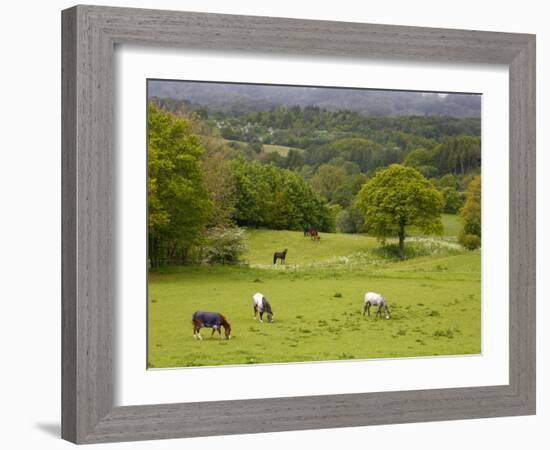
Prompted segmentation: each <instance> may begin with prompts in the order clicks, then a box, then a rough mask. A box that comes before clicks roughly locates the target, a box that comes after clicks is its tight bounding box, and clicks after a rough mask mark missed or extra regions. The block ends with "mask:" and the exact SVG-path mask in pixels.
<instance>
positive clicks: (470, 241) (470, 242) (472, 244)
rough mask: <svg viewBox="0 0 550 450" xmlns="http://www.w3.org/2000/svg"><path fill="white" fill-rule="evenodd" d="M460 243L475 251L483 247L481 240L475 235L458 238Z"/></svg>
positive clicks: (464, 235)
mask: <svg viewBox="0 0 550 450" xmlns="http://www.w3.org/2000/svg"><path fill="white" fill-rule="evenodd" d="M458 241H459V242H460V244H461V245H462V246H463V247H464V248H465V249H468V250H475V249H477V248H479V247H481V238H480V237H479V236H476V235H475V234H461V235H460V236H459V237H458Z"/></svg>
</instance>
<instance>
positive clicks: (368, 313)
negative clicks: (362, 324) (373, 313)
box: [367, 302, 370, 317]
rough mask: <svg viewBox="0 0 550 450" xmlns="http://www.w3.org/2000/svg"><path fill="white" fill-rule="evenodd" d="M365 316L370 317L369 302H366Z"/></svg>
mask: <svg viewBox="0 0 550 450" xmlns="http://www.w3.org/2000/svg"><path fill="white" fill-rule="evenodd" d="M367 316H369V317H370V302H367Z"/></svg>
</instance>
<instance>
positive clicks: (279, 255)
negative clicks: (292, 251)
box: [273, 248, 288, 264]
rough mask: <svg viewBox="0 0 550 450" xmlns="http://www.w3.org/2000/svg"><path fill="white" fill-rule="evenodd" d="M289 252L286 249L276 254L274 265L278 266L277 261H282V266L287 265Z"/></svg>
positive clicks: (274, 255)
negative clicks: (287, 253)
mask: <svg viewBox="0 0 550 450" xmlns="http://www.w3.org/2000/svg"><path fill="white" fill-rule="evenodd" d="M287 251H288V250H287V249H286V248H285V249H284V250H283V251H282V252H275V253H273V264H277V260H278V259H280V260H281V264H284V263H285V260H286V252H287Z"/></svg>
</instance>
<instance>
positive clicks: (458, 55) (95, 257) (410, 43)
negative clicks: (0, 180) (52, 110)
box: [62, 6, 535, 443]
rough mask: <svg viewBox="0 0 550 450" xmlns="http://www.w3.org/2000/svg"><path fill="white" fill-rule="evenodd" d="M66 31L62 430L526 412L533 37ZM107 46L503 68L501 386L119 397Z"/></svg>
mask: <svg viewBox="0 0 550 450" xmlns="http://www.w3.org/2000/svg"><path fill="white" fill-rule="evenodd" d="M62 36H63V37H62V178H63V180H62V207H63V217H62V234H63V244H62V437H63V438H64V439H67V440H69V441H72V442H75V443H95V442H111V441H129V440H141V439H160V438H177V437H190V436H208V435H221V434H235V433H258V432H273V431H285V430H303V429H316V428H335V427H351V426H362V425H374V424H389V423H403V422H421V421H435V420H451V419H468V418H481V417H497V416H512V415H527V414H534V413H535V36H533V35H528V34H511V33H495V32H484V31H465V30H451V29H436V28H418V27H409V26H389V25H371V24H361V23H343V22H329V21H309V20H296V19H281V18H270V17H248V16H234V15H220V14H204V13H189V12H176V11H156V10H143V9H126V8H110V7H98V6H75V7H73V8H70V9H67V10H65V11H63V12H62ZM116 44H146V45H155V46H161V47H182V48H188V49H195V50H202V49H204V50H212V49H214V50H227V51H240V52H251V51H254V52H262V53H265V54H267V55H269V54H273V55H275V54H278V55H281V54H283V55H284V54H292V55H305V56H308V55H315V56H322V57H329V58H342V57H346V58H359V59H360V58H387V59H397V60H399V59H406V60H413V61H433V62H464V63H481V64H505V65H507V66H508V68H509V83H510V122H509V124H510V130H509V132H510V149H509V159H510V224H509V229H510V241H509V242H510V279H509V292H510V298H509V302H510V309H509V316H510V322H509V326H510V330H509V339H510V340H509V361H510V371H509V374H510V377H509V384H507V385H502V386H486V387H471V388H452V389H429V390H415V391H403V392H381V393H361V394H342V395H321V396H306V397H285V398H276V399H264V400H236V401H216V402H203V403H175V404H163V405H139V406H117V407H115V406H114V403H113V379H114V374H113V361H112V358H113V348H112V344H113V336H114V333H113V326H114V317H113V314H114V288H113V287H114V273H115V272H114V269H115V267H114V262H113V244H114V242H113V240H114V236H113V230H114V224H113V216H114V206H115V205H114V194H113V187H114V181H113V176H114V175H113V159H114V151H115V148H114V144H113V124H114V114H113V101H114V87H113V85H114V81H113V53H114V51H115V45H116ZM320 370H322V369H320Z"/></svg>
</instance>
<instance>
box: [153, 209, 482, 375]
mask: <svg viewBox="0 0 550 450" xmlns="http://www.w3.org/2000/svg"><path fill="white" fill-rule="evenodd" d="M443 224H444V227H445V232H444V235H443V236H442V237H435V238H434V237H431V238H424V237H421V236H416V237H415V230H408V233H409V234H410V235H411V236H409V237H408V238H407V240H406V242H405V248H406V250H407V252H408V253H407V259H405V260H399V259H397V258H396V257H395V256H394V255H393V253H392V252H391V249H388V248H387V247H386V248H384V247H381V246H380V244H379V243H378V242H377V241H376V240H375V239H374V238H372V237H369V236H366V235H352V234H338V233H330V234H328V233H321V241H320V242H314V241H312V240H311V239H309V238H305V237H304V236H303V233H302V232H296V231H274V230H252V229H251V230H248V231H247V235H248V243H249V248H248V251H247V252H246V254H245V255H244V258H243V264H242V265H239V266H234V265H232V266H230V265H227V266H188V267H168V268H163V269H157V270H154V271H151V272H150V274H149V295H148V302H149V304H148V321H149V323H148V326H149V330H148V333H149V334H148V337H149V339H148V345H149V348H148V365H149V367H150V368H167V367H185V366H212V365H221V364H255V363H275V362H296V361H319V360H349V359H367V358H387V357H413V356H432V355H457V354H477V353H480V352H481V301H480V295H481V282H480V280H481V267H480V265H481V258H480V252H479V250H476V251H467V250H464V249H463V248H462V247H460V246H459V245H458V244H457V243H456V235H457V233H458V230H459V228H460V225H459V222H458V219H457V217H456V216H451V215H444V216H443ZM390 243H391V241H390ZM284 248H287V249H288V255H287V261H286V265H284V266H281V265H279V264H277V265H276V266H274V265H273V264H272V257H273V252H274V251H281V250H283V249H284ZM367 291H375V292H380V293H382V294H383V295H384V296H385V297H386V298H387V300H388V301H389V305H390V310H391V314H392V317H391V319H390V320H385V319H384V318H383V316H382V318H376V316H375V315H371V317H366V318H363V317H362V306H363V296H364V294H365V292H367ZM256 292H261V293H263V294H264V295H265V296H266V297H267V298H268V299H269V301H270V303H271V305H272V308H273V311H274V318H275V321H274V322H273V323H271V324H269V323H267V322H265V323H259V322H257V321H255V320H253V309H252V295H253V294H254V293H256ZM196 310H206V311H218V312H221V313H222V314H224V315H225V316H226V317H227V319H228V320H229V322H230V323H231V326H232V339H231V340H229V341H227V340H220V339H219V338H218V337H217V335H216V337H215V338H212V339H210V330H209V329H203V330H202V335H203V337H204V340H203V341H196V340H195V339H194V338H193V332H192V324H191V315H192V313H193V312H194V311H196ZM372 311H376V310H375V309H373V310H372Z"/></svg>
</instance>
